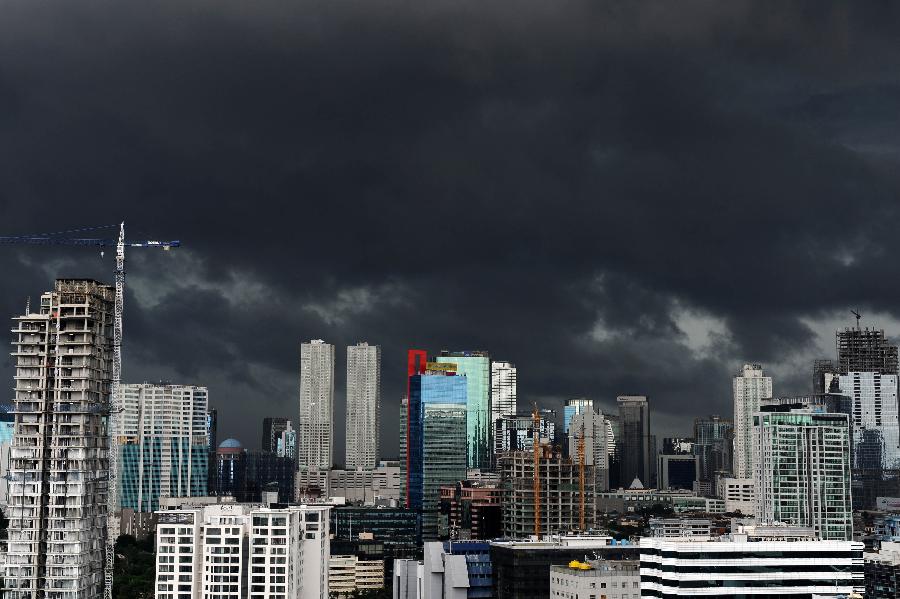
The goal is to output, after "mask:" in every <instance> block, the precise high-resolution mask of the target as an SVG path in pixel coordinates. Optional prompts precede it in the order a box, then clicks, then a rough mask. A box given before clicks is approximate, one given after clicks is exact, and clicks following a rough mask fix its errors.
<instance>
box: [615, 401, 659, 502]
mask: <svg viewBox="0 0 900 599" xmlns="http://www.w3.org/2000/svg"><path fill="white" fill-rule="evenodd" d="M616 401H617V402H618V404H619V426H620V427H621V435H620V436H619V442H618V454H619V482H620V484H622V485H629V484H631V482H632V481H633V480H634V479H638V480H640V481H641V483H643V484H644V486H648V485H653V481H652V468H653V466H651V456H652V455H655V453H656V452H655V451H651V447H650V445H651V440H650V404H649V402H648V401H647V398H646V397H645V396H643V395H622V396H619V397H617V398H616ZM654 462H655V460H654ZM654 466H655V463H654Z"/></svg>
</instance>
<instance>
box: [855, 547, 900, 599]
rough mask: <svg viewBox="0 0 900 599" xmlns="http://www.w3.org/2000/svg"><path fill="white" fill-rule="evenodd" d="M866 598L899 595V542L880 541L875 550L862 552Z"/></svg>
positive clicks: (887, 598)
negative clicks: (878, 546)
mask: <svg viewBox="0 0 900 599" xmlns="http://www.w3.org/2000/svg"><path fill="white" fill-rule="evenodd" d="M863 559H864V561H865V573H866V594H865V597H866V599H896V597H900V543H884V542H883V543H881V547H880V548H879V550H878V551H877V552H873V553H868V552H866V553H864V554H863Z"/></svg>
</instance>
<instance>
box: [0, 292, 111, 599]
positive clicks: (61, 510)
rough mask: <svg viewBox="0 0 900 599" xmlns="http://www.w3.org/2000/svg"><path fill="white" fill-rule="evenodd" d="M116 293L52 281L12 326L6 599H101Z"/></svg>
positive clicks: (4, 580) (4, 582) (4, 579)
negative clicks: (12, 404) (13, 370)
mask: <svg viewBox="0 0 900 599" xmlns="http://www.w3.org/2000/svg"><path fill="white" fill-rule="evenodd" d="M114 297H115V289H114V288H113V287H112V286H110V285H104V284H102V283H98V282H96V281H91V280H84V279H59V280H57V281H56V285H55V288H54V290H53V291H49V292H47V293H45V294H43V295H42V296H41V303H40V307H39V310H38V311H37V312H30V311H28V312H27V313H26V314H24V315H23V316H19V317H16V318H14V319H13V321H14V323H15V324H14V327H15V328H14V329H13V352H12V355H13V357H14V358H15V360H16V380H15V400H14V401H15V407H14V412H15V431H14V436H13V442H12V447H11V448H10V460H11V465H10V481H9V493H10V498H11V500H10V506H9V512H8V517H9V545H8V553H7V560H6V567H5V573H4V576H3V585H4V588H3V593H2V595H3V597H4V599H39V598H48V599H49V598H51V597H52V598H61V597H79V598H81V597H84V598H85V599H95V598H98V597H101V596H102V594H103V584H104V582H103V570H104V565H105V560H104V547H105V543H106V511H107V505H106V503H107V501H106V499H107V481H108V475H109V469H108V457H107V456H108V437H107V430H106V418H105V417H104V415H103V414H104V411H105V410H107V409H108V405H109V401H110V378H111V369H112V351H113V301H114Z"/></svg>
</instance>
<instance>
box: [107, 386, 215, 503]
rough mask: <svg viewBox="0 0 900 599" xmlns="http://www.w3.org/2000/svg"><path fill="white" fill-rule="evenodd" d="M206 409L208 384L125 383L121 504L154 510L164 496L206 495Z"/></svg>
mask: <svg viewBox="0 0 900 599" xmlns="http://www.w3.org/2000/svg"><path fill="white" fill-rule="evenodd" d="M208 410H209V392H208V391H207V389H206V387H196V386H193V385H169V384H152V383H142V384H131V385H122V413H121V415H120V416H119V418H118V424H119V430H118V431H117V432H116V439H117V440H118V451H119V481H120V482H119V503H120V506H121V508H123V509H131V510H134V511H136V512H154V511H156V510H158V509H159V498H160V497H198V496H201V495H206V493H207V489H208V480H207V479H208V476H209V463H208V460H209V446H208V443H209V429H208V421H207V416H208Z"/></svg>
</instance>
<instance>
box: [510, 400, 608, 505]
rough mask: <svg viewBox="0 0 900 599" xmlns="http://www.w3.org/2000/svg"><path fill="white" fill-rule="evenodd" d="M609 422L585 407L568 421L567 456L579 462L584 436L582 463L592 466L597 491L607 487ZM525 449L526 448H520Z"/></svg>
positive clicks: (604, 489) (601, 415)
mask: <svg viewBox="0 0 900 599" xmlns="http://www.w3.org/2000/svg"><path fill="white" fill-rule="evenodd" d="M608 426H609V422H608V421H607V420H606V418H604V417H603V414H599V413H597V412H595V411H594V409H593V408H587V409H584V410H582V411H581V413H579V414H575V415H574V416H572V420H570V421H569V457H571V458H572V460H574V461H575V463H576V464H577V463H579V460H580V457H579V455H578V445H579V440H580V439H581V438H582V436H583V437H584V464H585V465H586V466H593V469H594V476H595V478H596V483H595V485H594V488H595V489H596V490H597V491H606V490H607V489H608V488H609V439H608V436H607V433H608V428H607V427H608ZM522 449H526V448H522Z"/></svg>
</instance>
